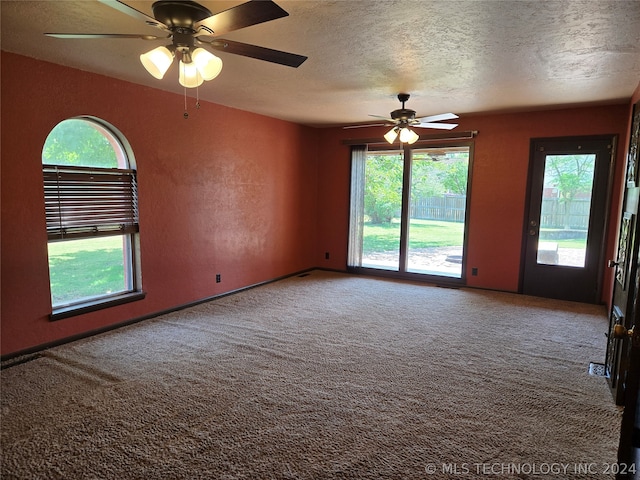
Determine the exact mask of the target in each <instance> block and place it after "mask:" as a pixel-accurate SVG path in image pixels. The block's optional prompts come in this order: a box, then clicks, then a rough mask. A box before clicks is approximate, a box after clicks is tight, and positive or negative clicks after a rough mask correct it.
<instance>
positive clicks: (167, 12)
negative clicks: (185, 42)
mask: <svg viewBox="0 0 640 480" xmlns="http://www.w3.org/2000/svg"><path fill="white" fill-rule="evenodd" d="M151 9H152V10H153V16H154V17H155V19H156V20H158V21H159V22H162V23H164V24H165V25H166V26H167V27H168V28H169V29H170V30H171V31H173V30H174V29H189V30H191V33H195V29H194V26H195V24H196V23H198V22H199V21H201V20H204V19H205V18H208V17H210V16H211V15H212V13H211V12H210V11H209V9H208V8H205V7H203V6H202V5H200V4H198V3H196V2H189V1H182V2H178V1H175V0H159V1H157V2H154V4H153V5H152V6H151Z"/></svg>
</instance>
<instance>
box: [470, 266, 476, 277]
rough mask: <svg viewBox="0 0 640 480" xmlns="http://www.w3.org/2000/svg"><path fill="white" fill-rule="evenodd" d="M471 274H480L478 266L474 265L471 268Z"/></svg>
mask: <svg viewBox="0 0 640 480" xmlns="http://www.w3.org/2000/svg"><path fill="white" fill-rule="evenodd" d="M471 275H473V276H474V277H477V276H478V267H473V268H472V269H471Z"/></svg>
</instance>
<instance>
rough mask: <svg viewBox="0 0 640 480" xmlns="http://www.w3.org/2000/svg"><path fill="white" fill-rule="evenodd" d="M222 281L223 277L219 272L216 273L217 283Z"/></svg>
mask: <svg viewBox="0 0 640 480" xmlns="http://www.w3.org/2000/svg"><path fill="white" fill-rule="evenodd" d="M221 281H222V277H221V276H220V274H219V273H216V283H220V282H221Z"/></svg>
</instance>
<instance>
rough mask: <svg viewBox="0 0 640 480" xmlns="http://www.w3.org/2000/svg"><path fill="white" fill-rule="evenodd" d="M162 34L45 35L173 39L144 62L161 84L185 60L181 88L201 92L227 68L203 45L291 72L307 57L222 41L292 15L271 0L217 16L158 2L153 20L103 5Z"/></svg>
mask: <svg viewBox="0 0 640 480" xmlns="http://www.w3.org/2000/svg"><path fill="white" fill-rule="evenodd" d="M98 1H99V2H100V3H104V4H105V5H108V6H109V7H111V8H114V9H116V10H118V11H120V12H122V13H125V14H127V15H129V16H131V17H133V18H136V19H138V20H141V21H143V22H144V23H145V24H147V25H149V26H152V27H156V28H157V29H159V30H161V32H162V33H159V34H158V35H157V36H156V35H143V34H127V33H45V35H48V36H50V37H56V38H65V39H87V38H139V39H143V40H169V39H170V41H171V43H170V44H169V45H167V46H163V47H158V48H155V49H153V50H151V51H150V52H147V53H145V54H142V55H140V61H141V62H142V64H143V65H144V67H145V68H146V69H147V71H148V72H149V73H150V74H151V75H153V76H154V77H156V78H158V79H161V78H162V77H163V76H164V74H165V73H166V71H167V70H168V68H169V66H170V65H171V63H172V62H173V58H174V57H176V56H178V57H179V59H180V84H182V85H183V86H185V87H196V86H198V85H200V84H202V81H203V80H211V79H213V78H215V77H216V76H217V75H218V74H219V73H220V71H221V69H222V60H220V59H219V58H218V57H216V56H215V55H213V54H211V53H210V52H208V51H207V50H205V49H204V48H199V47H201V46H203V45H204V46H207V47H208V48H211V49H213V50H218V51H222V52H227V53H232V54H235V55H242V56H245V57H251V58H256V59H258V60H264V61H266V62H271V63H277V64H280V65H285V66H288V67H294V68H297V67H299V66H300V65H301V64H302V63H303V62H304V61H305V60H306V59H307V57H305V56H303V55H296V54H294V53H287V52H282V51H280V50H273V49H270V48H265V47H260V46H257V45H250V44H246V43H241V42H235V41H231V40H225V39H223V38H219V37H218V36H219V35H223V34H226V33H229V32H232V31H234V30H239V29H241V28H245V27H250V26H252V25H257V24H260V23H264V22H269V21H271V20H276V19H278V18H282V17H286V16H288V15H289V14H288V13H287V12H286V11H285V10H284V9H282V8H281V7H280V6H278V5H277V4H276V3H274V2H273V1H272V0H250V1H248V2H246V3H243V4H241V5H237V6H235V7H232V8H229V9H228V10H224V11H222V12H219V13H216V14H213V13H211V11H210V10H209V9H207V8H206V7H204V6H202V5H200V4H198V3H196V2H193V1H186V0H184V1H179V0H158V1H156V2H154V3H153V5H152V6H151V9H152V10H153V17H150V16H149V15H147V14H145V13H143V12H140V11H139V10H136V9H135V8H133V7H130V6H129V5H127V4H126V3H124V2H121V1H120V0H98Z"/></svg>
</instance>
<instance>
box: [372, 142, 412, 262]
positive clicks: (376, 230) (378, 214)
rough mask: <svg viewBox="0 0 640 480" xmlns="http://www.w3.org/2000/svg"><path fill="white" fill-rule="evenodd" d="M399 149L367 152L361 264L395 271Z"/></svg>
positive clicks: (400, 168) (399, 208) (399, 199)
mask: <svg viewBox="0 0 640 480" xmlns="http://www.w3.org/2000/svg"><path fill="white" fill-rule="evenodd" d="M403 162H404V159H403V154H402V152H401V151H400V152H398V151H394V152H370V153H369V154H368V155H367V160H366V165H365V189H364V229H363V236H362V266H363V267H369V268H380V269H383V270H395V271H398V269H399V265H400V227H401V224H400V220H401V211H402V174H403Z"/></svg>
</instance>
